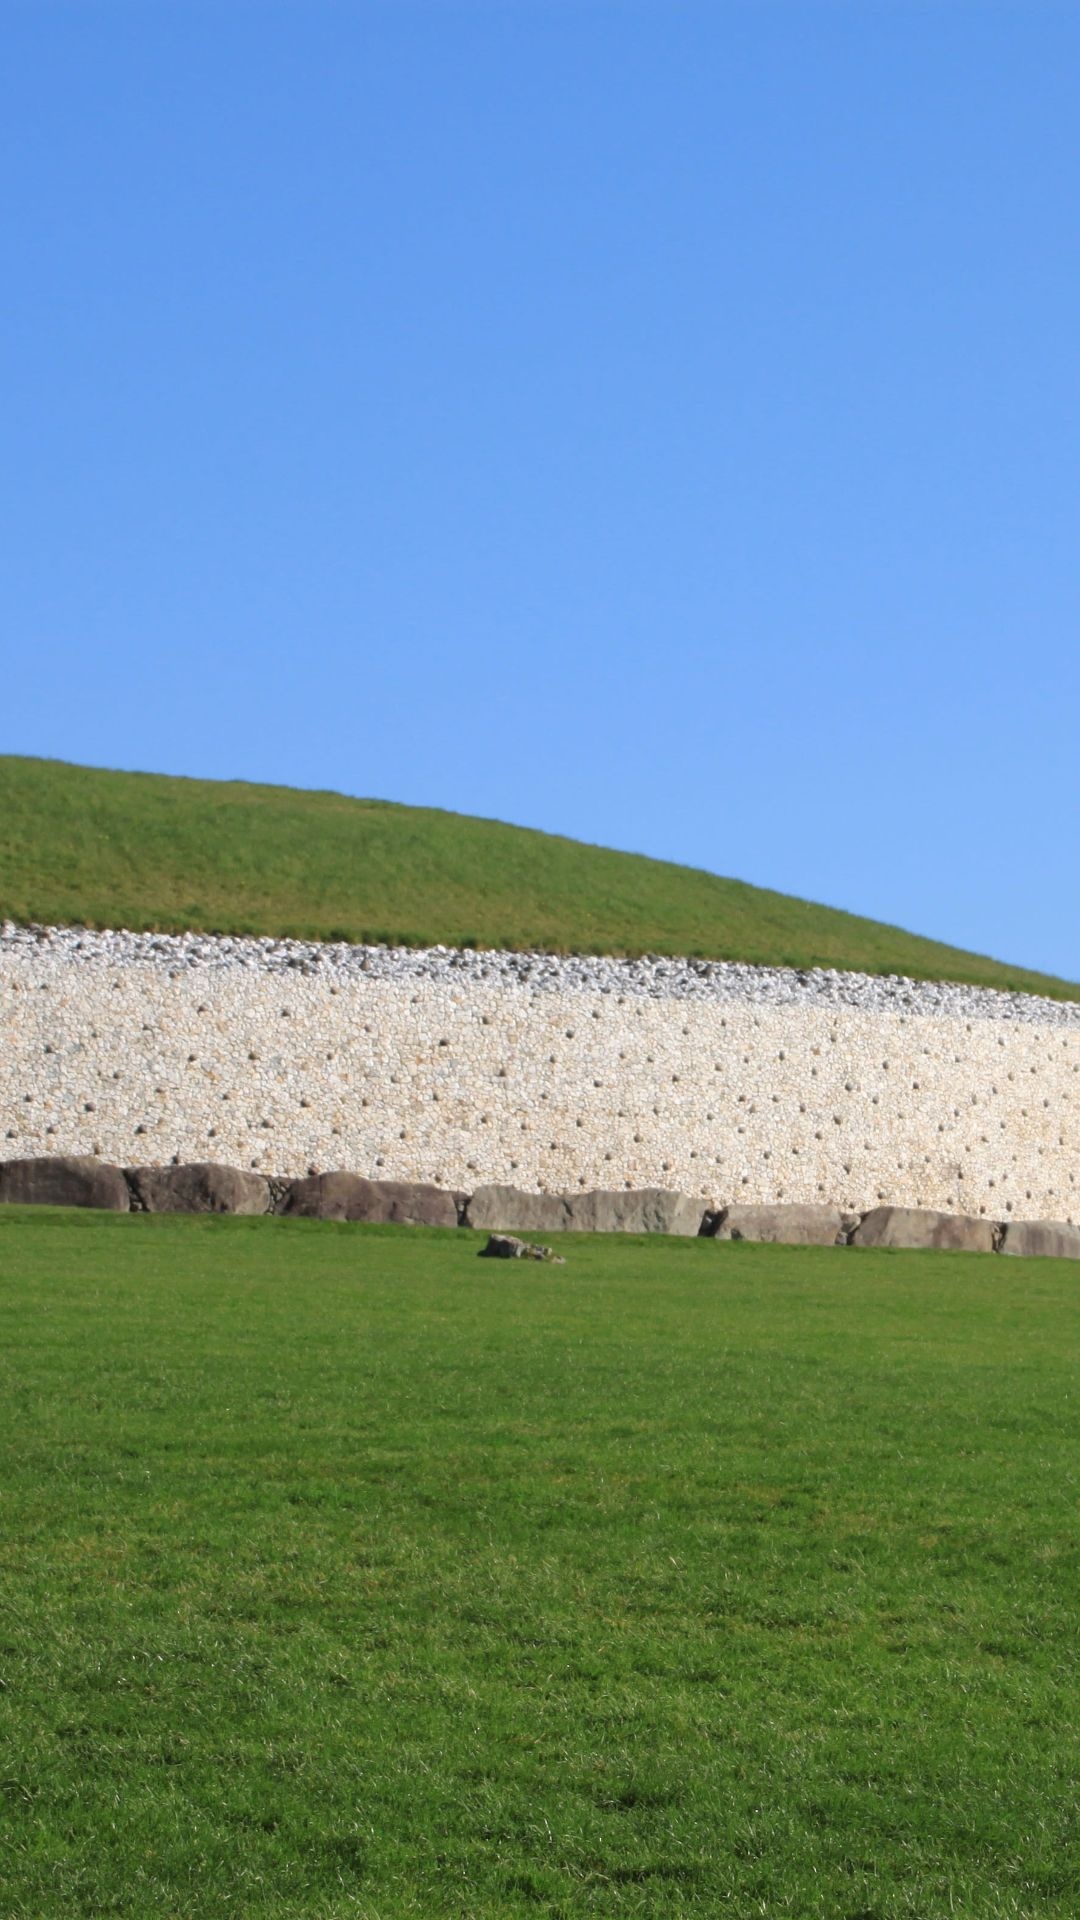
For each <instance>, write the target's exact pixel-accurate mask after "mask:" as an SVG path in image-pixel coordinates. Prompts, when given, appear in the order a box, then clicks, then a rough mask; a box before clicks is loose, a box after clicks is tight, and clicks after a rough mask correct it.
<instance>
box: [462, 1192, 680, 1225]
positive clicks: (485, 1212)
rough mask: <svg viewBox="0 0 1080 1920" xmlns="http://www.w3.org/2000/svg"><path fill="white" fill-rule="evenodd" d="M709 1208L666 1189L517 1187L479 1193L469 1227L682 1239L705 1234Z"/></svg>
mask: <svg viewBox="0 0 1080 1920" xmlns="http://www.w3.org/2000/svg"><path fill="white" fill-rule="evenodd" d="M704 1215H705V1202H704V1201H703V1200H695V1199H693V1198H691V1196H690V1195H689V1194H685V1193H675V1192H672V1191H670V1190H669V1189H668V1188H666V1187H636V1188H629V1189H627V1188H624V1189H622V1190H616V1191H612V1192H608V1191H606V1190H605V1189H604V1188H602V1187H598V1188H596V1189H595V1190H594V1191H593V1192H591V1193H522V1192H520V1191H519V1189H518V1188H517V1187H502V1186H487V1187H478V1188H477V1190H476V1192H475V1193H474V1194H473V1195H472V1197H471V1199H470V1200H469V1202H468V1205H467V1207H466V1224H467V1225H468V1226H470V1227H483V1228H486V1229H487V1230H488V1231H489V1232H491V1231H492V1230H495V1231H497V1230H498V1229H500V1228H504V1229H507V1228H517V1229H518V1230H519V1231H520V1232H522V1233H562V1232H567V1233H682V1234H693V1233H698V1232H700V1230H701V1222H702V1220H703V1218H704Z"/></svg>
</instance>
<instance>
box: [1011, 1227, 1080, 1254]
mask: <svg viewBox="0 0 1080 1920" xmlns="http://www.w3.org/2000/svg"><path fill="white" fill-rule="evenodd" d="M1001 1251H1002V1253H1018V1254H1023V1255H1025V1256H1028V1257H1035V1258H1046V1259H1050V1260H1080V1227H1074V1226H1070V1225H1069V1223H1068V1221H1066V1220H1010V1221H1009V1223H1008V1225H1007V1227H1006V1228H1005V1234H1004V1237H1003V1239H1002V1242H1001Z"/></svg>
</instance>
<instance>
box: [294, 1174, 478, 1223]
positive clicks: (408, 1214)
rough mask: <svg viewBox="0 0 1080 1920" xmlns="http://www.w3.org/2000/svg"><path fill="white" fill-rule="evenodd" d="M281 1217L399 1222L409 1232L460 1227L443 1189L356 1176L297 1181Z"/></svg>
mask: <svg viewBox="0 0 1080 1920" xmlns="http://www.w3.org/2000/svg"><path fill="white" fill-rule="evenodd" d="M281 1212H282V1213H287V1214H294V1215H299V1216H300V1217H301V1218H303V1219H308V1220H367V1221H370V1222H375V1223H381V1222H388V1221H397V1222H399V1223H400V1224H401V1225H404V1226H410V1227H456V1226H457V1223H458V1205H457V1200H456V1198H455V1196H454V1194H452V1193H447V1192H445V1191H444V1190H443V1188H441V1187H432V1186H427V1185H424V1184H421V1183H420V1182H416V1181H411V1180H365V1179H364V1178H363V1177H362V1175H360V1174H357V1173H316V1174H312V1175H310V1176H309V1178H308V1179H306V1180H294V1181H293V1182H292V1184H291V1186H290V1187H289V1190H288V1192H287V1194H286V1196H285V1199H284V1202H283V1204H282V1207H281Z"/></svg>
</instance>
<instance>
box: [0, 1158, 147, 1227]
mask: <svg viewBox="0 0 1080 1920" xmlns="http://www.w3.org/2000/svg"><path fill="white" fill-rule="evenodd" d="M0 1203H2V1204H5V1205H8V1206H23V1207H25V1206H42V1207H99V1208H101V1209H103V1210H104V1211H105V1212H108V1213H127V1211H128V1209H129V1207H130V1205H131V1200H130V1196H129V1194H128V1189H127V1181H126V1180H125V1179H124V1176H123V1174H122V1173H121V1171H120V1169H119V1167H111V1166H109V1164H108V1163H107V1161H104V1160H94V1159H90V1158H82V1157H79V1156H71V1157H59V1158H56V1159H53V1158H51V1157H49V1156H47V1155H43V1156H42V1157H41V1159H36V1160H5V1161H3V1162H2V1163H0Z"/></svg>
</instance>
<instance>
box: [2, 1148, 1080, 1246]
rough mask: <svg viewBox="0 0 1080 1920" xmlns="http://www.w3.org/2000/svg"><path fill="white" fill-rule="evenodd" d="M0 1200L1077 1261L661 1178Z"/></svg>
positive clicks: (211, 1187)
mask: <svg viewBox="0 0 1080 1920" xmlns="http://www.w3.org/2000/svg"><path fill="white" fill-rule="evenodd" d="M0 1205H16V1206H17V1205H31V1206H33V1205H44V1206H50V1205H51V1206H69V1207H89V1208H92V1209H95V1210H97V1211H107V1212H113V1213H126V1212H132V1213H187V1214H191V1213H220V1214H267V1215H270V1214H275V1215H278V1216H284V1217H292V1218H306V1219H316V1220H346V1221H361V1222H362V1221H366V1222H368V1223H392V1224H398V1225H402V1226H437V1227H444V1228H452V1227H471V1228H475V1229H480V1230H486V1231H489V1232H491V1231H496V1232H504V1233H505V1232H507V1231H510V1230H511V1229H517V1230H518V1231H521V1232H543V1233H559V1232H579V1233H580V1232H591V1233H634V1234H650V1233H653V1234H658V1235H660V1236H672V1235H679V1236H684V1237H685V1236H688V1235H689V1236H696V1237H699V1238H711V1239H717V1240H747V1241H756V1242H759V1243H770V1244H774V1245H782V1246H855V1247H886V1248H897V1249H900V1248H903V1249H907V1250H915V1249H926V1250H938V1251H952V1252H970V1253H1005V1254H1013V1255H1018V1256H1021V1257H1027V1258H1037V1257H1043V1258H1053V1259H1080V1227H1077V1226H1074V1225H1071V1224H1070V1223H1067V1222H1065V1221H1053V1220H1013V1219H1009V1220H1003V1221H1002V1220H988V1219H987V1218H986V1217H985V1216H983V1215H972V1214H953V1213H945V1212H940V1211H937V1210H934V1209H931V1208H920V1207H906V1206H891V1205H887V1204H883V1205H881V1206H877V1207H872V1208H870V1209H869V1210H868V1211H867V1212H865V1213H852V1212H850V1211H846V1210H845V1209H843V1208H841V1207H838V1206H826V1205H820V1206H819V1205H813V1206H811V1205H800V1204H795V1203H791V1204H784V1203H777V1204H775V1205H771V1206H769V1205H762V1206H746V1205H738V1204H732V1205H730V1206H719V1207H707V1206H704V1205H703V1204H702V1202H701V1201H700V1200H697V1199H694V1198H693V1197H692V1196H690V1195H688V1194H683V1193H678V1192H676V1191H673V1190H668V1189H666V1188H660V1187H642V1188H636V1189H622V1190H617V1191H605V1190H603V1189H599V1188H598V1189H595V1190H594V1191H593V1192H591V1193H576V1192H570V1193H526V1192H523V1191H522V1190H520V1189H518V1188H515V1187H512V1186H487V1187H479V1188H477V1189H476V1191H475V1192H474V1193H472V1194H467V1193H463V1192H458V1191H456V1190H451V1189H446V1188H441V1187H437V1186H433V1185H430V1184H426V1183H423V1182H419V1181H402V1180H371V1179H368V1178H367V1177H366V1176H364V1175H362V1174H356V1173H347V1172H336V1173H325V1174H317V1175H313V1176H309V1177H307V1178H304V1179H297V1180H289V1179H284V1178H278V1177H275V1176H271V1175H263V1174H261V1173H253V1172H250V1171H248V1170H246V1169H242V1168H239V1167H230V1166H225V1165H219V1164H217V1163H216V1162H212V1161H193V1162H189V1163H185V1164H183V1165H171V1166H167V1167H123V1168H121V1167H115V1166H111V1165H110V1164H109V1163H108V1162H106V1161H102V1160H98V1159H96V1158H95V1157H94V1156H92V1155H84V1156H67V1157H52V1156H48V1155H42V1156H39V1157H35V1158H31V1159H23V1160H5V1161H0Z"/></svg>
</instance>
